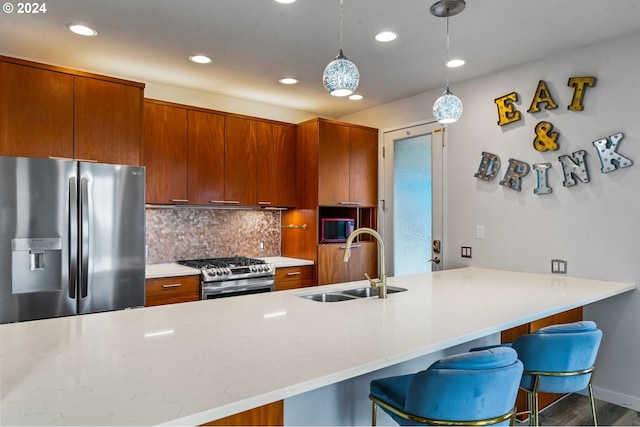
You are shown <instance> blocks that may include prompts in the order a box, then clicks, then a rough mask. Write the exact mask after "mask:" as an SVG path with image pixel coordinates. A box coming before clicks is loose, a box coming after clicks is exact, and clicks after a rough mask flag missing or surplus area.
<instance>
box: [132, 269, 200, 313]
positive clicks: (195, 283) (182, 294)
mask: <svg viewBox="0 0 640 427" xmlns="http://www.w3.org/2000/svg"><path fill="white" fill-rule="evenodd" d="M145 282H146V297H145V303H144V305H145V307H151V306H154V305H163V304H173V303H176V302H189V301H198V300H200V276H197V275H196V276H176V277H162V278H158V279H147V280H146V281H145Z"/></svg>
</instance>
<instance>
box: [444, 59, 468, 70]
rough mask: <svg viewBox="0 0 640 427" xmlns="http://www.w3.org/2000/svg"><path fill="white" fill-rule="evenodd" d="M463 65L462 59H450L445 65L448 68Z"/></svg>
mask: <svg viewBox="0 0 640 427" xmlns="http://www.w3.org/2000/svg"><path fill="white" fill-rule="evenodd" d="M463 65H464V59H452V60H451V61H449V62H447V67H449V68H456V67H462V66H463Z"/></svg>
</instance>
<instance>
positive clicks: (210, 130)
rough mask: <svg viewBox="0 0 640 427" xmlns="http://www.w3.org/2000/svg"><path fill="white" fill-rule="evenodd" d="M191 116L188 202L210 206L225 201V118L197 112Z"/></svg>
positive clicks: (189, 125)
mask: <svg viewBox="0 0 640 427" xmlns="http://www.w3.org/2000/svg"><path fill="white" fill-rule="evenodd" d="M188 117H189V119H188V129H189V138H188V141H189V142H188V146H189V156H188V157H189V166H188V170H189V173H188V176H189V184H188V199H189V203H190V204H197V205H210V204H212V203H214V202H216V201H222V200H224V173H225V164H224V163H225V162H224V146H225V142H224V126H225V117H224V116H222V115H220V114H212V113H205V112H201V111H193V110H190V111H189V113H188Z"/></svg>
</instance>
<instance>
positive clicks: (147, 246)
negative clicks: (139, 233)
mask: <svg viewBox="0 0 640 427" xmlns="http://www.w3.org/2000/svg"><path fill="white" fill-rule="evenodd" d="M144 257H145V258H149V245H145V247H144Z"/></svg>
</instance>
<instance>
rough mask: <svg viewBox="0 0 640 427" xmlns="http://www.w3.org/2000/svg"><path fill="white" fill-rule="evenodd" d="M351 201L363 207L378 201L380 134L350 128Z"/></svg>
mask: <svg viewBox="0 0 640 427" xmlns="http://www.w3.org/2000/svg"><path fill="white" fill-rule="evenodd" d="M349 199H350V200H351V201H353V202H356V203H359V204H361V205H362V206H376V205H377V200H378V132H377V131H376V130H374V129H364V128H357V127H351V128H349Z"/></svg>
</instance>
